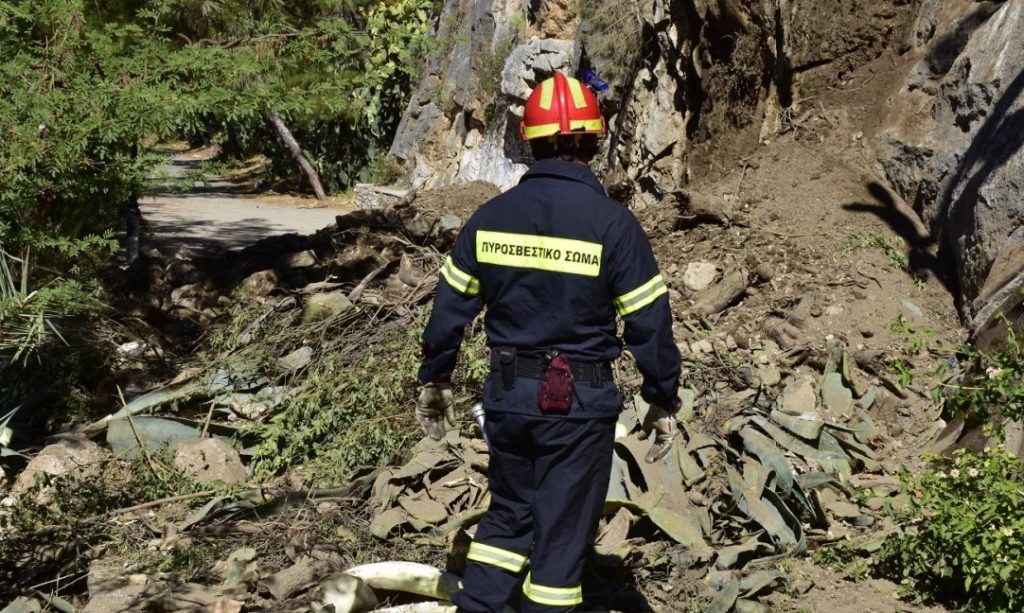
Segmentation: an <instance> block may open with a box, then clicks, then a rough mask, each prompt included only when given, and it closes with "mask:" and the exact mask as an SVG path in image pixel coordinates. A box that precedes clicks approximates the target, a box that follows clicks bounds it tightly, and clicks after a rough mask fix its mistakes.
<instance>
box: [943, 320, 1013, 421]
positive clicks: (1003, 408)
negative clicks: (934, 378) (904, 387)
mask: <svg viewBox="0 0 1024 613" xmlns="http://www.w3.org/2000/svg"><path fill="white" fill-rule="evenodd" d="M1007 329H1008V332H1007V335H1006V344H1005V346H1004V348H1003V349H1002V350H1001V351H998V352H995V353H991V354H989V353H985V352H983V351H980V350H979V349H976V348H974V347H967V348H966V349H965V350H964V358H963V360H962V364H963V370H964V377H963V380H962V382H961V384H960V385H959V386H957V387H955V388H946V389H949V390H950V391H948V392H947V397H946V409H947V411H948V412H949V413H950V414H957V413H963V414H964V416H965V417H966V418H967V419H968V420H970V421H975V422H977V421H988V420H990V419H991V418H992V416H993V415H995V416H996V417H997V418H1000V417H1001V418H1003V419H1007V420H1018V419H1024V342H1022V341H1021V339H1020V338H1018V336H1017V334H1016V333H1015V332H1014V330H1013V326H1012V325H1009V324H1007ZM941 392H942V388H938V389H936V390H935V392H934V396H933V400H936V401H938V400H939V399H940V396H941V395H942V394H941ZM995 430H996V431H999V430H1001V429H1000V428H996V429H995Z"/></svg>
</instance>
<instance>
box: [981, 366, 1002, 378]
mask: <svg viewBox="0 0 1024 613" xmlns="http://www.w3.org/2000/svg"><path fill="white" fill-rule="evenodd" d="M985 374H986V375H988V378H989V379H998V378H999V377H1000V376H1002V374H1003V369H1002V368H996V367H995V366H989V367H988V368H986V369H985Z"/></svg>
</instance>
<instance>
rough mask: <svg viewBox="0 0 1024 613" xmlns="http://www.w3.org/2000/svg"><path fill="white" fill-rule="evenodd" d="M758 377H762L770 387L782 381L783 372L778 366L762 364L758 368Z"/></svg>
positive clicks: (763, 382) (763, 381)
mask: <svg viewBox="0 0 1024 613" xmlns="http://www.w3.org/2000/svg"><path fill="white" fill-rule="evenodd" d="M757 374H758V378H760V379H761V383H762V384H764V385H767V386H768V387H775V386H776V385H778V384H779V383H780V382H781V381H782V373H781V372H780V371H779V369H778V368H769V367H766V366H762V367H760V368H758V369H757Z"/></svg>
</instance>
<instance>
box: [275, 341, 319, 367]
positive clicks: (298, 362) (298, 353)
mask: <svg viewBox="0 0 1024 613" xmlns="http://www.w3.org/2000/svg"><path fill="white" fill-rule="evenodd" d="M312 360H313V348H312V347H310V346H309V345H304V346H302V347H299V348H298V349H296V350H295V351H293V352H291V353H289V354H288V355H286V356H284V357H283V358H281V359H280V360H278V361H277V362H278V364H280V365H281V367H282V368H284V369H285V370H299V369H300V368H305V367H306V366H308V365H309V363H310V362H311V361H312Z"/></svg>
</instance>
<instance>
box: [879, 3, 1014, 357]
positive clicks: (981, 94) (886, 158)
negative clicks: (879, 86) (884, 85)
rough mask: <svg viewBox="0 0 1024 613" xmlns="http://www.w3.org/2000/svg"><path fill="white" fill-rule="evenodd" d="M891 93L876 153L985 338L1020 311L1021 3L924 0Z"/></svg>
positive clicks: (987, 340) (992, 337)
mask: <svg viewBox="0 0 1024 613" xmlns="http://www.w3.org/2000/svg"><path fill="white" fill-rule="evenodd" d="M910 45H911V50H910V52H909V53H910V59H911V60H912V61H911V62H910V66H912V68H911V69H910V71H909V74H907V76H906V78H905V80H904V82H903V84H902V86H901V87H900V89H899V91H898V92H896V93H895V94H894V95H893V97H892V98H891V99H890V101H889V104H888V105H887V108H888V109H889V112H888V114H887V116H886V117H885V118H884V119H883V125H884V126H885V127H884V129H883V130H882V131H881V132H880V134H879V136H878V156H879V160H880V161H881V163H882V165H883V167H884V169H885V172H886V175H887V177H888V178H889V181H890V183H891V184H892V185H893V186H894V187H895V188H896V190H897V191H898V192H899V193H900V195H901V196H903V198H904V199H905V200H906V201H907V202H908V203H911V204H912V205H913V207H914V209H915V210H916V211H917V212H918V214H919V215H921V216H922V218H923V219H924V220H925V221H926V222H928V224H929V226H930V228H931V231H932V235H933V236H935V237H936V239H937V241H938V243H939V244H940V246H941V248H942V249H943V251H944V252H945V253H946V254H947V257H949V258H951V259H952V260H953V261H954V262H955V264H956V273H957V280H958V281H959V291H960V297H961V301H962V308H961V311H962V313H963V314H964V316H965V317H966V318H968V320H969V322H970V325H971V327H972V330H973V331H974V332H975V334H976V336H978V337H979V340H982V341H983V342H984V343H985V344H990V343H991V342H992V341H997V340H998V339H999V337H1000V336H1001V335H1003V334H1005V329H1004V328H1002V327H1001V323H1000V319H999V318H998V317H997V316H998V314H999V313H1000V312H1002V313H1004V314H1006V315H1008V316H1010V317H1012V318H1015V319H1017V320H1018V322H1020V321H1021V319H1022V313H1021V307H1020V304H1021V290H1022V288H1024V273H1022V272H1021V271H1022V270H1024V148H1022V145H1024V1H1022V0H1009V1H1007V2H969V1H967V0H929V1H927V2H925V3H924V5H923V6H922V7H921V10H920V13H919V15H918V18H917V22H916V24H915V28H914V31H913V35H912V38H911V40H910Z"/></svg>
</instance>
